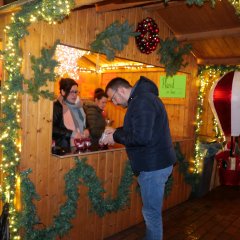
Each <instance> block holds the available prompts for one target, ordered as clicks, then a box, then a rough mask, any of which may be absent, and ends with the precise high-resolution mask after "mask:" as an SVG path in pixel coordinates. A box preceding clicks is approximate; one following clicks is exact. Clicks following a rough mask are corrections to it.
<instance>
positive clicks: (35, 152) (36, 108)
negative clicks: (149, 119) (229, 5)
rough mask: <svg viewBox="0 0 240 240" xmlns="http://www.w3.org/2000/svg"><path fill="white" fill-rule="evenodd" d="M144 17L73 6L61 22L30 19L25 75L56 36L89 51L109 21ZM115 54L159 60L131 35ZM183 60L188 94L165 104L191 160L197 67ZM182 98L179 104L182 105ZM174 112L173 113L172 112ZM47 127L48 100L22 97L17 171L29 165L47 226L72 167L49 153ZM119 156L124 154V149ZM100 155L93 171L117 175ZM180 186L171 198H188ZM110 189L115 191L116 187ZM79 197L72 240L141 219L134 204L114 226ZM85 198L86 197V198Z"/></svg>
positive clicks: (162, 28)
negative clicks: (91, 213)
mask: <svg viewBox="0 0 240 240" xmlns="http://www.w3.org/2000/svg"><path fill="white" fill-rule="evenodd" d="M148 15H149V14H148V12H147V11H144V10H142V9H140V8H136V9H128V10H122V11H117V12H111V13H99V14H96V13H95V11H94V9H84V10H75V11H74V12H73V13H72V14H71V15H70V16H69V18H67V19H66V20H64V21H63V22H62V23H61V24H57V25H53V26H51V25H48V24H46V23H44V22H40V23H34V24H32V25H31V26H30V27H29V33H30V34H29V35H28V36H27V37H25V38H24V39H23V40H22V41H21V47H22V49H23V59H24V64H23V73H24V76H25V77H26V78H30V77H32V70H31V63H30V57H31V56H32V55H34V56H36V57H38V56H39V55H40V51H41V49H42V48H43V47H51V46H52V45H53V43H54V42H55V40H57V39H60V40H61V42H62V43H64V44H67V45H70V46H75V47H79V48H84V49H88V48H89V44H90V43H91V42H92V41H93V40H94V39H95V36H96V34H97V33H99V32H101V31H103V30H104V29H105V28H106V27H107V26H108V25H109V24H111V23H112V22H113V21H114V20H119V21H121V22H124V21H125V20H126V19H127V20H128V21H129V23H130V24H134V25H135V26H136V25H137V23H138V22H139V21H141V20H142V19H144V18H146V17H148ZM152 17H153V18H155V20H156V22H157V24H158V26H159V29H160V36H161V37H162V38H166V37H168V36H170V35H171V31H170V30H169V28H168V27H167V26H166V25H165V24H164V23H163V22H160V20H159V19H158V17H157V16H152ZM117 56H118V57H123V58H127V59H130V60H134V61H141V62H145V63H149V64H152V65H159V58H158V56H157V55H156V53H155V52H154V53H153V54H150V55H145V54H141V53H140V52H139V51H138V49H137V48H136V45H135V41H134V39H133V38H132V39H130V41H129V44H128V45H127V46H126V48H125V49H124V51H122V52H121V53H118V54H117ZM187 58H188V60H189V63H190V64H189V65H188V67H187V68H186V69H184V70H183V72H184V73H186V74H187V75H188V77H187V79H188V87H187V92H188V93H187V94H188V97H187V98H186V99H184V100H181V101H180V103H177V101H178V100H175V99H170V100H168V101H167V100H166V101H165V103H166V105H167V111H168V113H169V118H170V122H171V130H172V131H173V132H174V133H176V135H179V136H182V137H187V138H189V139H191V140H190V143H187V149H186V151H187V156H188V158H190V156H191V155H192V152H193V139H192V137H193V119H194V114H195V106H196V100H195V99H196V91H197V88H196V79H195V78H196V70H197V69H196V61H195V60H194V58H193V57H187ZM149 78H150V79H153V80H154V81H157V80H156V79H157V78H155V74H154V76H153V75H151V76H150V75H149ZM134 79H136V77H134ZM47 88H48V89H49V90H52V91H54V84H53V83H49V84H48V87H47ZM182 102H184V104H183V103H182ZM175 113H177V116H176V115H175ZM117 114H118V119H119V120H118V121H119V123H120V122H122V119H123V113H122V112H119V113H117ZM179 121H181V122H179ZM178 126H181V128H178ZM179 129H180V130H179ZM51 131H52V102H51V101H49V100H45V99H40V101H38V102H37V103H35V102H33V101H32V99H31V97H30V96H29V95H24V96H23V98H22V154H21V163H20V170H26V169H29V168H31V169H32V174H31V175H30V178H31V180H32V181H33V182H34V184H35V186H36V190H37V193H38V194H39V195H40V196H41V197H42V200H41V201H40V202H38V203H37V210H38V213H39V216H40V217H41V219H42V221H43V222H44V223H45V224H49V223H50V222H51V219H52V217H53V215H54V214H57V212H58V209H59V205H60V204H61V202H62V201H64V200H65V197H64V195H63V194H62V193H63V188H64V184H63V183H62V181H63V175H64V174H65V173H66V172H67V171H69V169H70V168H71V167H72V166H73V165H72V162H73V159H63V160H59V159H57V158H54V157H52V156H51V155H50V150H51ZM122 154H123V155H124V153H122ZM99 158H100V159H101V160H95V157H94V156H92V157H91V160H89V161H90V162H91V164H93V165H94V166H98V168H99V170H97V171H98V172H99V176H100V177H102V178H103V179H104V178H106V179H107V177H108V176H109V175H111V177H113V174H120V172H119V171H121V170H119V168H118V165H117V164H116V163H118V164H119V165H120V166H121V164H122V162H121V160H116V158H117V157H115V158H114V156H112V158H111V157H109V156H108V157H107V159H106V160H104V157H103V156H100V157H99ZM108 159H109V160H108ZM113 159H115V160H116V163H114V164H113V162H112V161H113ZM120 159H121V158H120ZM100 161H101V163H100ZM104 161H105V162H104ZM108 164H109V165H108ZM115 164H116V165H115ZM117 169H118V171H117ZM120 169H121V167H120ZM115 171H116V173H115ZM177 179H178V186H177V187H176V188H177V189H179V186H182V184H183V185H184V184H185V183H184V181H183V179H182V178H181V177H179V178H178V177H177ZM114 181H115V180H114ZM115 185H116V183H114V186H115ZM106 187H107V188H108V187H109V188H110V187H112V185H106ZM112 189H114V188H112ZM184 189H186V192H184V191H185V190H184V191H181V192H179V191H178V193H177V195H176V196H175V195H174V198H176V199H175V200H176V201H177V202H181V201H184V200H185V199H187V196H188V194H189V192H188V191H189V189H187V188H185V187H184ZM187 190H188V191H187ZM80 191H81V193H82V194H81V196H82V199H85V198H86V189H85V190H84V189H82V190H80ZM112 191H113V192H114V191H115V190H112ZM187 193H188V194H187ZM82 199H81V201H80V202H79V209H78V216H77V217H76V219H75V220H74V222H77V224H80V225H79V226H80V227H79V228H80V229H76V228H74V230H73V233H71V234H73V236H78V237H77V238H75V237H74V238H72V239H79V235H78V234H79V232H78V231H83V237H81V239H101V237H102V236H108V235H111V234H112V233H113V232H115V231H118V230H122V229H124V228H125V227H126V226H128V225H129V224H132V223H133V222H134V221H141V220H142V219H141V217H140V215H138V214H139V211H140V205H139V206H138V213H133V212H132V213H131V214H132V216H131V217H130V218H129V219H133V220H129V221H130V222H127V221H126V220H127V219H128V216H129V215H128V214H129V212H128V213H124V212H120V213H117V218H118V220H114V221H117V222H114V224H113V225H112V215H109V217H106V218H104V219H98V218H97V217H93V218H91V217H89V215H88V209H89V208H85V205H84V204H83V202H82ZM84 201H87V200H86V199H85V200H84ZM132 201H133V200H132ZM134 201H135V200H134ZM137 201H139V200H137ZM171 201H173V200H171ZM171 201H170V200H169V203H166V205H165V208H167V207H170V206H173V202H171ZM139 204H140V203H139ZM84 211H85V212H84ZM129 211H130V210H129ZM82 214H83V215H84V216H85V215H86V216H87V217H84V219H81V216H82ZM134 214H137V215H134ZM80 215H81V216H80ZM126 216H127V217H126ZM88 217H89V218H88ZM85 221H87V222H85ZM99 222H103V223H102V225H101V226H102V228H103V229H102V230H99V231H101V232H100V233H98V232H97V233H94V231H98V230H96V229H98V228H96V226H97V224H99ZM106 222H107V223H108V224H109V225H112V227H109V226H106V224H105V223H106ZM126 222H127V223H126ZM112 229H114V230H112ZM74 231H76V232H74ZM84 234H85V235H84ZM88 235H89V236H90V237H89V238H88V237H86V236H88ZM99 236H100V237H99ZM70 239H71V238H70Z"/></svg>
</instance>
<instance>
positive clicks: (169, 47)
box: [158, 38, 192, 76]
mask: <svg viewBox="0 0 240 240" xmlns="http://www.w3.org/2000/svg"><path fill="white" fill-rule="evenodd" d="M160 46H161V47H160V49H159V51H158V54H160V63H162V64H163V65H164V66H165V69H166V75H167V76H173V75H174V74H176V73H177V72H178V70H179V69H180V68H181V67H182V66H183V67H185V66H187V64H188V63H183V55H187V54H189V53H190V51H191V49H192V46H191V45H190V44H185V45H183V46H182V47H181V46H180V44H179V42H178V41H177V39H176V38H173V39H169V38H167V39H166V40H162V39H160Z"/></svg>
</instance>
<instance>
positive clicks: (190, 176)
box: [174, 142, 200, 192]
mask: <svg viewBox="0 0 240 240" xmlns="http://www.w3.org/2000/svg"><path fill="white" fill-rule="evenodd" d="M174 148H175V152H176V156H177V160H178V163H179V172H180V173H182V174H183V176H184V180H185V182H186V183H187V184H189V185H190V186H191V187H192V192H195V191H196V190H197V187H198V184H199V181H200V176H199V174H197V173H190V172H189V162H188V161H186V159H185V157H184V155H183V154H182V153H181V150H180V144H179V143H178V142H177V143H176V144H175V146H174Z"/></svg>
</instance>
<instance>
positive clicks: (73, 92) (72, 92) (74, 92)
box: [69, 91, 79, 94]
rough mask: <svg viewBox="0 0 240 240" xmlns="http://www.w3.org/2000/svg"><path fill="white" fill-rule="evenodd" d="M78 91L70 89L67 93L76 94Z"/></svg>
mask: <svg viewBox="0 0 240 240" xmlns="http://www.w3.org/2000/svg"><path fill="white" fill-rule="evenodd" d="M78 93H79V91H70V92H69V94H78Z"/></svg>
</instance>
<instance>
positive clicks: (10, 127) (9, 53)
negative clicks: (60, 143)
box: [0, 0, 73, 240]
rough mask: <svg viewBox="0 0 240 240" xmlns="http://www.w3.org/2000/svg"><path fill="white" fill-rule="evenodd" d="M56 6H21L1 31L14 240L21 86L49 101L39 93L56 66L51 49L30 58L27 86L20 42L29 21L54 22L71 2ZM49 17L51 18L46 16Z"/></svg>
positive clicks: (6, 188) (2, 126)
mask: <svg viewBox="0 0 240 240" xmlns="http://www.w3.org/2000/svg"><path fill="white" fill-rule="evenodd" d="M48 2H49V4H50V5H51V6H52V9H54V8H55V9H56V11H55V12H54V13H52V14H51V11H48V13H47V14H46V12H45V10H44V6H46V4H47V3H48ZM54 4H56V6H55V7H54V6H53V5H54ZM59 4H60V2H59V1H49V0H44V1H37V0H36V1H32V2H27V3H26V4H24V5H23V6H22V9H21V10H20V11H19V12H17V13H16V14H14V13H13V14H12V16H11V23H10V25H8V26H6V27H5V29H4V31H5V33H6V36H7V38H6V45H5V48H4V51H2V54H3V60H4V68H5V70H6V72H7V74H6V76H7V77H6V79H5V80H4V82H3V85H2V86H1V92H0V94H1V107H2V108H1V111H2V114H1V119H0V132H1V136H0V145H1V151H2V163H1V166H0V167H1V171H2V176H3V184H2V193H1V195H2V196H1V197H2V199H3V202H4V203H6V202H7V203H9V230H10V237H11V239H14V240H15V239H16V240H18V239H20V236H19V235H18V234H19V233H18V228H16V215H17V212H16V209H15V206H14V198H15V190H16V181H17V173H18V168H17V167H18V165H19V161H20V149H21V140H20V139H21V138H20V136H19V133H20V131H19V129H20V123H21V119H20V110H21V105H20V103H21V100H20V95H21V94H23V93H24V92H25V88H24V83H26V85H25V86H27V90H26V91H27V92H28V93H29V94H31V95H32V97H33V100H36V101H37V100H38V98H39V96H42V97H46V98H51V97H52V94H51V93H50V92H48V91H43V90H40V88H41V87H42V86H44V85H46V81H51V80H53V78H54V73H53V68H54V66H56V62H55V61H53V60H50V58H51V56H52V52H51V50H52V51H54V50H53V49H50V50H49V51H45V50H43V51H42V57H41V58H38V59H37V58H35V57H32V58H31V61H32V64H33V65H32V68H33V71H34V74H35V76H34V77H33V79H34V84H32V83H30V80H26V79H24V76H23V74H22V73H21V68H22V62H23V57H22V51H21V48H20V46H21V44H20V40H21V39H22V38H23V37H25V36H26V35H27V34H29V32H28V30H27V28H28V26H29V25H30V24H31V23H32V22H35V21H40V20H43V19H45V18H44V16H47V19H46V20H47V21H48V22H49V23H54V22H56V21H58V20H60V19H63V18H64V17H66V16H67V15H68V14H69V9H68V8H65V6H66V5H69V6H73V0H65V1H64V4H63V6H62V7H63V8H61V7H60V5H61V4H60V5H59ZM50 15H51V17H49V16H50ZM60 16H61V17H60ZM59 17H60V18H59ZM54 47H55V46H54ZM54 47H53V48H54ZM38 64H42V66H40V65H39V66H37V65H38ZM48 64H49V66H48ZM44 78H46V79H44ZM33 79H32V80H33ZM34 85H36V86H34Z"/></svg>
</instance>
